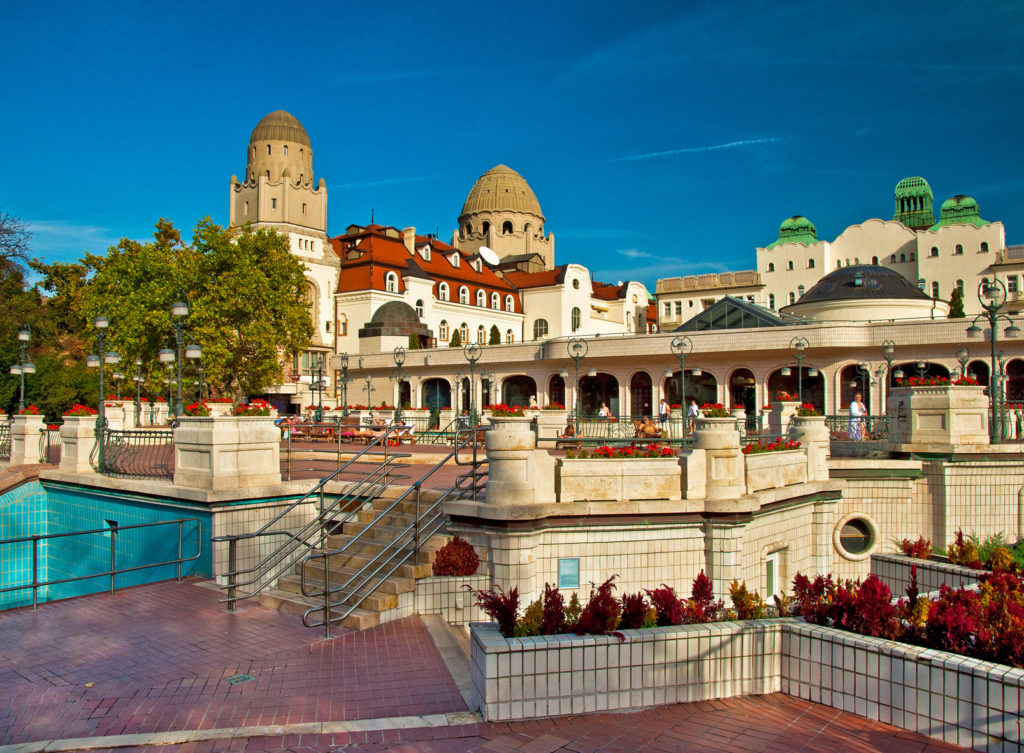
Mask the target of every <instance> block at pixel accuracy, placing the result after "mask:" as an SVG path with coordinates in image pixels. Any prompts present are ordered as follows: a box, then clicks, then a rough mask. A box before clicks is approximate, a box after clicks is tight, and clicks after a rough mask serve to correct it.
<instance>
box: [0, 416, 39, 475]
mask: <svg viewBox="0 0 1024 753" xmlns="http://www.w3.org/2000/svg"><path fill="white" fill-rule="evenodd" d="M0 420H6V418H4V419H0ZM44 425H45V422H44V418H43V416H14V420H13V421H12V422H11V465H29V464H34V463H39V462H42V461H41V460H40V459H39V433H40V432H41V431H42V430H43V426H44Z"/></svg>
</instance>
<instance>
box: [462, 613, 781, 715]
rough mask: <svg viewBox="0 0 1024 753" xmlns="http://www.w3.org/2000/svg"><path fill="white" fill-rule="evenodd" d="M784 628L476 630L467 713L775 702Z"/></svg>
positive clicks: (756, 623) (489, 626) (755, 623)
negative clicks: (751, 699)
mask: <svg viewBox="0 0 1024 753" xmlns="http://www.w3.org/2000/svg"><path fill="white" fill-rule="evenodd" d="M783 622H785V620H751V621H749V622H716V623H710V624H707V625H680V626H676V627H664V628H649V629H646V630H623V631H621V633H622V635H623V636H624V637H625V638H624V640H620V639H619V638H618V637H616V636H611V635H580V636H577V635H549V636H536V637H531V638H504V637H503V636H502V635H501V633H499V632H498V627H497V625H496V624H494V623H484V624H474V625H473V626H472V635H471V646H470V657H471V658H470V677H471V682H472V687H471V690H470V709H471V710H479V711H480V712H481V713H482V714H483V717H484V719H485V720H486V721H488V722H493V721H509V720H514V719H533V718H536V717H542V716H564V715H568V714H580V713H587V712H594V711H612V710H616V709H633V708H641V707H645V706H660V705H664V704H667V703H688V702H692V701H706V700H709V699H714V698H729V697H732V696H738V695H760V694H765V693H777V692H778V691H779V690H780V688H781V686H782V680H781V675H780V670H781V646H782V635H781V632H782V623H783Z"/></svg>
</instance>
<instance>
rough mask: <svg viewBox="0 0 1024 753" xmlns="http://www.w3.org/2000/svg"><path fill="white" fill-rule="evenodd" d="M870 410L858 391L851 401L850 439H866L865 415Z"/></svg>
mask: <svg viewBox="0 0 1024 753" xmlns="http://www.w3.org/2000/svg"><path fill="white" fill-rule="evenodd" d="M867 412H868V410H867V408H865V407H864V403H862V402H861V394H860V393H859V392H858V393H857V394H856V395H854V397H853V400H852V401H851V402H850V439H854V440H857V441H860V440H862V439H864V416H865V415H866V414H867Z"/></svg>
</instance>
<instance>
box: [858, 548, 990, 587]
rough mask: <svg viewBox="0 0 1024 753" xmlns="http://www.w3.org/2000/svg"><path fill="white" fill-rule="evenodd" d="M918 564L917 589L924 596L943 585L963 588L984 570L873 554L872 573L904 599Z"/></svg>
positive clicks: (904, 556) (898, 555) (948, 563)
mask: <svg viewBox="0 0 1024 753" xmlns="http://www.w3.org/2000/svg"><path fill="white" fill-rule="evenodd" d="M911 565H917V590H918V591H920V592H921V593H922V594H926V593H931V592H932V591H938V590H939V587H940V586H944V585H945V586H949V587H950V588H963V587H964V586H971V585H974V584H975V583H977V582H978V575H980V574H981V573H983V572H985V571H984V570H973V569H971V568H969V567H963V566H962V565H954V564H952V563H950V562H944V561H942V560H934V559H929V560H919V559H914V558H912V557H907V556H906V555H905V554H872V555H871V573H872V574H873V575H877V576H878V577H879V578H881V579H882V582H883V583H885V585H887V586H888V587H889V590H890V591H892V594H893V596H903V595H904V593H905V592H906V590H907V586H908V585H910V566H911Z"/></svg>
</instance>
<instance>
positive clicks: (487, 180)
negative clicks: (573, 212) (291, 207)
mask: <svg viewBox="0 0 1024 753" xmlns="http://www.w3.org/2000/svg"><path fill="white" fill-rule="evenodd" d="M285 114H287V113H285ZM267 117H270V116H269V115H268V116H267ZM296 122H298V121H296ZM479 212H524V213H526V214H534V215H537V216H538V217H543V216H544V213H543V212H541V211H540V202H538V201H537V197H536V196H535V195H534V193H533V189H532V188H530V185H529V184H528V183H527V182H526V180H525V179H524V178H523V176H522V175H520V174H519V173H517V172H516V171H515V170H513V169H512V168H510V167H506V166H505V165H498V166H497V167H492V168H491V169H490V170H488V171H487V172H485V173H484V174H483V175H481V176H480V177H479V179H477V182H476V183H474V184H473V188H472V189H470V192H469V196H468V197H467V198H466V203H465V204H464V205H463V206H462V216H465V215H471V214H477V213H479Z"/></svg>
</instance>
